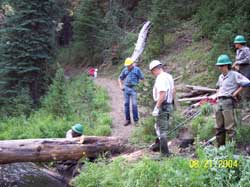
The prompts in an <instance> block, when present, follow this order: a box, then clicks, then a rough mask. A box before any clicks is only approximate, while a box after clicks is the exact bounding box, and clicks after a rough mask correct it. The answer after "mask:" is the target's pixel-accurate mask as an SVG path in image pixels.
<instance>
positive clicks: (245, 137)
mask: <svg viewBox="0 0 250 187" xmlns="http://www.w3.org/2000/svg"><path fill="white" fill-rule="evenodd" d="M236 130H237V133H236V142H237V144H239V145H243V146H244V145H249V144H250V137H249V133H250V127H249V126H247V125H246V126H243V125H242V126H238V127H237V129H236Z"/></svg>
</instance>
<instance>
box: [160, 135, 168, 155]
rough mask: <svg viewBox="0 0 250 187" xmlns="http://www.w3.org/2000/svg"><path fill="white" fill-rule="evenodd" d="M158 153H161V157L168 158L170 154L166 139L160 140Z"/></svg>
mask: <svg viewBox="0 0 250 187" xmlns="http://www.w3.org/2000/svg"><path fill="white" fill-rule="evenodd" d="M160 151H161V155H162V156H165V157H168V156H170V152H169V150H168V143H167V138H165V137H164V138H162V137H161V139H160Z"/></svg>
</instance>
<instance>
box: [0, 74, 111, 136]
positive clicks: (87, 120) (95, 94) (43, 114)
mask: <svg viewBox="0 0 250 187" xmlns="http://www.w3.org/2000/svg"><path fill="white" fill-rule="evenodd" d="M62 76H63V72H62V71H61V70H59V71H58V74H57V76H56V78H55V80H54V82H53V84H52V85H51V87H50V90H49V92H48V94H47V95H46V96H45V98H44V99H43V102H42V107H41V108H40V109H39V110H38V111H35V112H33V113H32V114H31V115H30V116H29V117H25V116H20V117H13V118H3V119H1V121H0V139H1V140H3V139H22V138H55V137H65V133H66V131H67V130H68V129H69V128H71V126H72V125H73V124H75V123H82V124H83V125H84V134H85V135H110V133H111V124H112V120H111V118H110V116H109V114H108V112H109V106H108V104H107V100H108V95H107V93H106V92H105V91H104V90H103V89H101V88H99V87H96V86H95V85H94V83H93V81H92V80H91V79H90V78H89V77H87V75H81V76H77V77H74V78H72V79H71V80H67V81H66V80H65V79H64V77H62Z"/></svg>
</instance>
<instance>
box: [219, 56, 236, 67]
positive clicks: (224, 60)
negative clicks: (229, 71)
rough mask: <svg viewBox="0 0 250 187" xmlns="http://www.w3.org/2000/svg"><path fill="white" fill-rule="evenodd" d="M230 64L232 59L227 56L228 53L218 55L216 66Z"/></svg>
mask: <svg viewBox="0 0 250 187" xmlns="http://www.w3.org/2000/svg"><path fill="white" fill-rule="evenodd" d="M226 64H228V65H232V61H231V60H230V58H229V56H228V55H225V54H223V55H220V56H219V57H218V60H217V63H216V66H221V65H226Z"/></svg>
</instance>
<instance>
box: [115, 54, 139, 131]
mask: <svg viewBox="0 0 250 187" xmlns="http://www.w3.org/2000/svg"><path fill="white" fill-rule="evenodd" d="M124 66H125V68H124V69H123V70H122V72H121V74H120V76H119V79H118V83H119V86H120V89H121V90H122V91H123V93H124V100H125V102H124V108H125V118H126V122H125V123H124V126H127V125H130V124H131V120H130V98H131V100H132V113H133V119H134V123H135V124H137V123H138V120H139V116H138V107H137V92H136V89H135V87H136V86H137V85H138V84H139V81H140V80H144V75H143V73H142V71H141V69H140V68H139V67H138V66H134V61H133V60H132V58H126V60H125V62H124ZM123 82H124V83H123Z"/></svg>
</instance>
